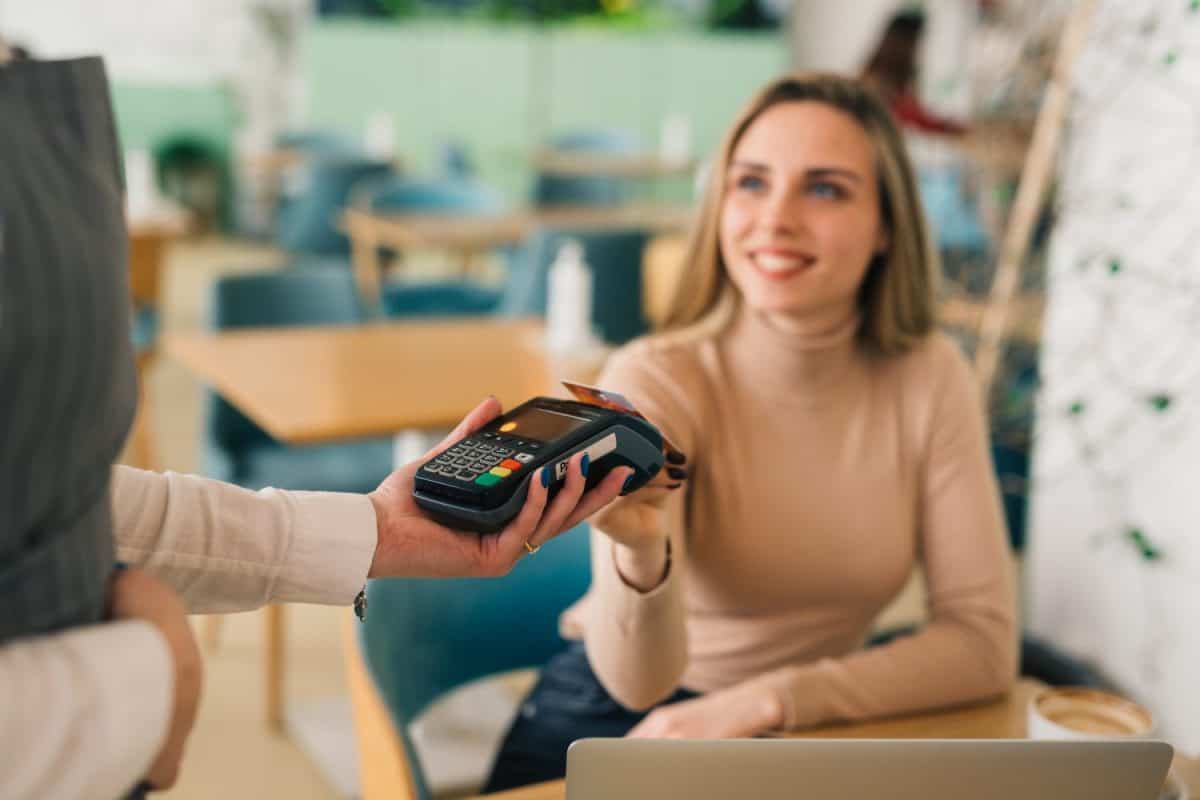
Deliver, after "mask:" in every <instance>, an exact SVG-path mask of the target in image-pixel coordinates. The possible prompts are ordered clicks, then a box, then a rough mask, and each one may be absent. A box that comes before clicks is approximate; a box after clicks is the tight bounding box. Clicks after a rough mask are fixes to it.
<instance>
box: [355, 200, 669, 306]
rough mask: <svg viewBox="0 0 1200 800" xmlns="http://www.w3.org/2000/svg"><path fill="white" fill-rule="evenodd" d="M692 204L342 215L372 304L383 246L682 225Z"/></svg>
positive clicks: (472, 245)
mask: <svg viewBox="0 0 1200 800" xmlns="http://www.w3.org/2000/svg"><path fill="white" fill-rule="evenodd" d="M692 213H693V209H692V207H691V206H690V205H664V204H656V203H648V204H642V203H635V204H630V205H621V206H608V207H591V208H549V209H541V210H532V209H526V210H523V211H515V212H512V213H506V214H489V215H480V216H461V215H447V214H395V213H386V214H385V213H378V212H372V211H367V210H364V209H358V208H352V209H349V210H347V211H346V213H345V214H344V215H343V217H342V228H343V229H344V230H345V231H346V235H347V236H349V237H350V243H351V248H352V251H353V256H354V276H355V280H356V281H357V283H358V287H359V291H360V292H361V293H362V295H363V298H364V300H366V301H367V303H368V304H369V305H374V303H375V302H377V300H378V298H379V288H380V281H381V280H382V274H381V264H380V259H379V249H380V248H381V247H387V248H390V249H393V250H397V251H403V250H413V249H434V250H449V251H452V252H458V253H462V254H464V257H466V256H469V255H470V254H473V253H479V252H483V251H486V250H491V249H494V248H497V247H501V246H504V245H511V244H518V243H520V242H522V241H524V240H525V239H526V238H527V237H528V236H529V235H530V234H532V233H533V232H534V231H535V230H537V229H538V228H540V227H551V228H567V229H571V230H587V231H606V230H621V229H627V228H642V229H645V230H649V231H651V232H653V233H669V232H672V231H681V230H684V229H686V228H687V227H688V225H690V224H691V220H692Z"/></svg>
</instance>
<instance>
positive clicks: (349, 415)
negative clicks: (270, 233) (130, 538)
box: [166, 317, 550, 444]
mask: <svg viewBox="0 0 1200 800" xmlns="http://www.w3.org/2000/svg"><path fill="white" fill-rule="evenodd" d="M541 334H542V324H541V323H540V322H539V321H534V320H501V319H496V318H490V317H489V318H480V319H460V320H446V321H438V322H397V323H384V324H374V325H353V326H335V327H292V328H274V329H258V330H239V331H230V332H224V333H215V334H193V335H187V336H168V337H167V339H166V350H167V353H168V354H169V355H170V356H171V357H173V358H175V359H176V360H178V361H179V362H181V363H182V364H183V365H184V366H186V367H187V368H188V369H190V370H191V371H192V372H194V373H196V375H197V376H199V377H200V378H201V379H202V380H204V381H205V382H206V383H208V384H209V385H210V386H212V388H213V389H214V390H215V391H216V392H218V393H219V394H220V395H221V396H222V397H224V398H225V399H227V400H228V401H229V402H230V403H232V404H233V405H235V406H237V408H238V410H240V411H241V412H242V413H244V414H246V416H248V417H250V419H252V420H254V422H255V423H256V424H258V425H259V426H261V427H262V428H263V429H264V430H266V431H267V432H268V433H270V434H271V435H272V436H274V437H275V438H276V439H279V440H280V441H282V442H287V443H288V444H312V443H316V442H328V441H333V440H337V439H349V438H357V437H364V436H382V435H388V434H392V433H395V432H397V431H400V430H404V429H407V428H441V427H452V426H454V425H456V424H457V423H458V422H459V420H461V419H462V417H463V416H464V415H465V414H466V413H467V412H468V411H470V410H471V409H472V408H474V407H475V406H476V404H478V403H479V401H480V400H482V399H483V398H484V397H485V396H487V395H488V394H494V395H496V397H497V398H499V400H500V402H501V403H503V404H504V406H505V408H509V407H512V406H513V405H516V404H517V403H519V402H521V401H523V400H527V399H528V398H529V397H531V396H532V395H535V394H539V393H544V392H545V390H546V388H547V386H548V385H549V382H550V376H549V372H548V367H547V359H546V357H545V354H544V353H543V351H542V348H541Z"/></svg>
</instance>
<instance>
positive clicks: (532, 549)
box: [525, 539, 542, 555]
mask: <svg viewBox="0 0 1200 800" xmlns="http://www.w3.org/2000/svg"><path fill="white" fill-rule="evenodd" d="M525 549H526V550H528V551H529V555H533V554H534V553H536V552H537V551H538V550H541V549H542V546H541V545H540V544H536V545H535V544H530V543H529V540H528V539H526V540H525Z"/></svg>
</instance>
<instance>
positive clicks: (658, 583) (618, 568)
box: [612, 536, 671, 594]
mask: <svg viewBox="0 0 1200 800" xmlns="http://www.w3.org/2000/svg"><path fill="white" fill-rule="evenodd" d="M612 548H613V549H612V560H613V569H614V570H616V572H617V577H618V578H620V579H621V583H623V584H625V585H626V586H628V587H629V588H630V589H633V590H634V591H635V592H639V593H641V594H649V593H650V592H653V591H654V590H655V589H657V588H658V587H660V586H662V585H663V584H664V583H666V582H667V577H668V576H669V575H670V574H671V537H669V536H668V537H667V561H666V563H665V564H663V571H662V575H661V576H660V577H659V579H658V580H657V581H656V582H655V584H654V585H653V586H651V587H650V588H649V589H642V588H640V587H638V586H634V585H633V583H632V582H630V580H629V579H628V578H626V577H625V576H624V575H623V574H622V573H621V565H620V563H618V561H617V543H616V542H613V543H612Z"/></svg>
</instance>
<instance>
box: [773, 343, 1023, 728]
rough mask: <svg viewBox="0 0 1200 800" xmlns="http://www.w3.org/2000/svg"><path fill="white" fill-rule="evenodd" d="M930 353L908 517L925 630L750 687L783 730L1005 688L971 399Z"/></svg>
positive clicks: (994, 538)
mask: <svg viewBox="0 0 1200 800" xmlns="http://www.w3.org/2000/svg"><path fill="white" fill-rule="evenodd" d="M931 351H932V352H931V353H930V354H929V355H930V359H929V361H930V362H931V363H930V367H931V368H930V371H929V372H928V373H924V374H922V376H921V378H922V381H924V382H927V386H928V388H929V391H928V392H927V393H926V396H927V397H929V398H930V400H929V402H928V404H927V407H928V409H929V411H928V413H927V414H926V415H925V420H926V435H925V445H924V459H923V464H922V467H921V469H922V474H921V480H920V486H921V489H920V492H921V495H920V505H919V512H918V513H919V515H920V518H919V536H920V539H919V541H920V555H921V559H922V561H923V565H924V569H925V577H926V581H927V585H928V605H929V616H930V622H929V624H928V625H926V626H925V627H924V628H923V629H922V630H921V631H920V632H919V633H917V634H915V635H913V636H908V637H903V638H900V639H896V640H894V641H893V642H892V643H890V644H888V645H884V646H881V647H875V648H868V649H865V650H859V651H857V652H855V653H852V654H850V655H848V656H846V657H843V658H827V659H823V660H820V661H818V662H816V663H812V664H806V665H801V666H788V667H784V668H781V669H778V670H775V671H773V672H770V673H767V674H765V675H762V676H760V677H758V678H755V679H753V680H754V681H757V682H759V683H760V684H761V685H762V686H763V688H764V689H765V690H766V691H769V692H775V693H777V695H778V696H779V697H780V699H781V701H782V705H783V708H784V709H785V713H784V719H785V726H786V727H787V728H789V729H796V728H805V727H810V726H814V725H819V724H822V723H827V722H834V721H855V720H864V719H868V718H874V717H883V716H889V715H894V714H902V713H906V712H914V711H917V710H927V709H931V708H938V707H945V706H952V705H957V704H962V703H968V702H972V701H978V700H983V699H985V698H988V697H991V696H995V695H1000V694H1002V693H1004V692H1005V691H1007V690H1008V689H1009V688H1010V687H1011V685H1012V684H1013V682H1014V681H1015V678H1016V668H1017V623H1016V616H1017V615H1016V599H1015V590H1014V586H1013V578H1012V576H1011V571H1012V569H1011V559H1010V556H1009V552H1008V538H1007V536H1006V532H1005V526H1004V521H1003V516H1002V514H1001V509H1000V502H999V491H998V488H997V485H996V480H995V475H994V472H993V468H992V464H991V459H990V455H989V450H988V442H987V435H986V429H985V424H984V418H983V414H982V410H981V404H980V401H979V396H978V392H977V390H976V387H975V384H974V380H973V377H972V375H971V372H970V369H969V367H968V365H967V363H966V361H965V359H964V358H963V357H962V354H961V353H960V352H959V351H958V349H957V346H956V345H954V344H953V343H952V342H950V341H949V340H947V339H945V338H944V337H935V339H934V341H933V342H932V344H931Z"/></svg>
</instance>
